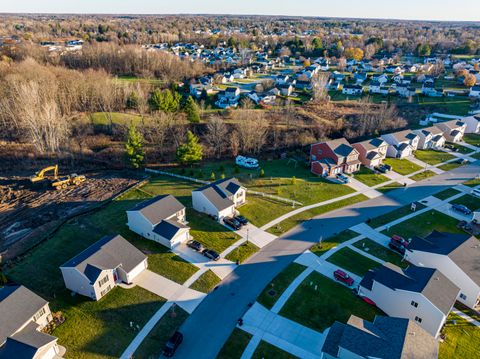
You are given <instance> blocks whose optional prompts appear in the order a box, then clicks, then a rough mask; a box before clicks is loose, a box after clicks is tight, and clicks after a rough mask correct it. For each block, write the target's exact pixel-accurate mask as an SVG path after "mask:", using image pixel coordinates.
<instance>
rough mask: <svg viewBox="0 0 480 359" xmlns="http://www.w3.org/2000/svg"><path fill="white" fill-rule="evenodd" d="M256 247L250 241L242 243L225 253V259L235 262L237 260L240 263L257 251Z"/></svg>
mask: <svg viewBox="0 0 480 359" xmlns="http://www.w3.org/2000/svg"><path fill="white" fill-rule="evenodd" d="M258 249H259V248H258V247H257V246H256V245H255V244H253V243H252V242H245V243H242V244H241V245H240V246H238V247H237V248H235V249H234V250H233V251H231V252H230V253H228V254H227V256H226V257H225V259H228V260H229V261H232V262H235V261H237V260H238V261H239V262H240V263H243V262H245V261H246V260H247V259H248V258H250V256H252V255H253V254H254V253H256V252H257V251H258Z"/></svg>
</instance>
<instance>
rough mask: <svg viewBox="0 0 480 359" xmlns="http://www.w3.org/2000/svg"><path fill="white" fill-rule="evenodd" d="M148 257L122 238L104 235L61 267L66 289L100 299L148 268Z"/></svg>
mask: <svg viewBox="0 0 480 359" xmlns="http://www.w3.org/2000/svg"><path fill="white" fill-rule="evenodd" d="M147 266H148V265H147V257H146V256H145V254H143V253H142V252H141V251H140V250H138V249H137V248H136V247H135V246H134V245H133V244H131V243H130V242H128V241H127V240H126V239H125V238H123V237H122V236H121V235H116V236H105V237H103V238H102V239H100V240H99V241H98V242H95V243H94V244H92V245H91V246H90V247H88V248H87V249H85V250H84V251H83V252H81V253H80V254H78V255H77V256H75V257H74V258H72V259H70V260H69V261H68V262H67V263H65V264H63V265H62V266H60V270H61V271H62V275H63V280H64V282H65V286H66V287H67V288H68V289H70V290H71V291H72V292H74V293H78V294H81V295H84V296H86V297H90V298H92V299H93V300H99V299H100V298H102V297H103V296H105V295H106V294H107V293H108V292H109V291H110V290H112V289H113V288H114V287H115V286H116V285H117V284H118V283H122V282H123V283H127V284H130V283H132V282H133V279H134V278H135V277H136V276H138V275H139V274H140V273H142V272H143V271H144V270H145V269H147Z"/></svg>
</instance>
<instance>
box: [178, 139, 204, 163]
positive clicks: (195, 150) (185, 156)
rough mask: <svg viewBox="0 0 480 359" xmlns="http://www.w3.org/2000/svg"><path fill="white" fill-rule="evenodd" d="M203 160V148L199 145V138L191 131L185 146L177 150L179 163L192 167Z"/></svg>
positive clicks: (182, 145)
mask: <svg viewBox="0 0 480 359" xmlns="http://www.w3.org/2000/svg"><path fill="white" fill-rule="evenodd" d="M202 158H203V148H202V145H201V144H200V143H198V137H197V136H195V135H194V134H193V133H192V132H191V131H188V132H187V139H186V141H185V143H184V144H181V145H180V146H178V148H177V161H178V162H179V163H181V164H183V165H191V164H193V163H195V162H199V161H201V160H202Z"/></svg>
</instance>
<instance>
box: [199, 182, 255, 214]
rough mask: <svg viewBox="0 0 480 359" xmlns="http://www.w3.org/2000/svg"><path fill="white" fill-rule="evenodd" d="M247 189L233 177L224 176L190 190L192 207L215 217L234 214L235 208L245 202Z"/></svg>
mask: <svg viewBox="0 0 480 359" xmlns="http://www.w3.org/2000/svg"><path fill="white" fill-rule="evenodd" d="M246 193H247V190H246V188H245V187H243V186H242V185H241V184H240V182H239V181H238V180H237V179H236V178H234V177H230V178H224V179H220V180H218V181H215V182H212V183H210V184H208V185H206V186H203V187H201V188H198V189H196V190H194V191H193V192H192V202H193V208H194V209H195V210H196V211H198V212H202V213H206V214H208V215H210V216H213V217H215V218H217V219H218V220H219V221H220V220H221V219H222V218H224V217H231V216H234V215H235V214H236V208H237V207H239V206H241V205H243V204H245V202H246Z"/></svg>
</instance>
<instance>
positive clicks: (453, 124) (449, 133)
mask: <svg viewBox="0 0 480 359" xmlns="http://www.w3.org/2000/svg"><path fill="white" fill-rule="evenodd" d="M435 126H436V127H438V128H439V129H440V130H442V131H443V135H444V136H445V138H446V139H447V141H450V142H460V141H461V140H462V139H463V135H464V134H465V130H466V129H467V125H466V124H465V123H463V122H462V121H461V120H451V121H445V122H439V123H437V124H436V125H435Z"/></svg>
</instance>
